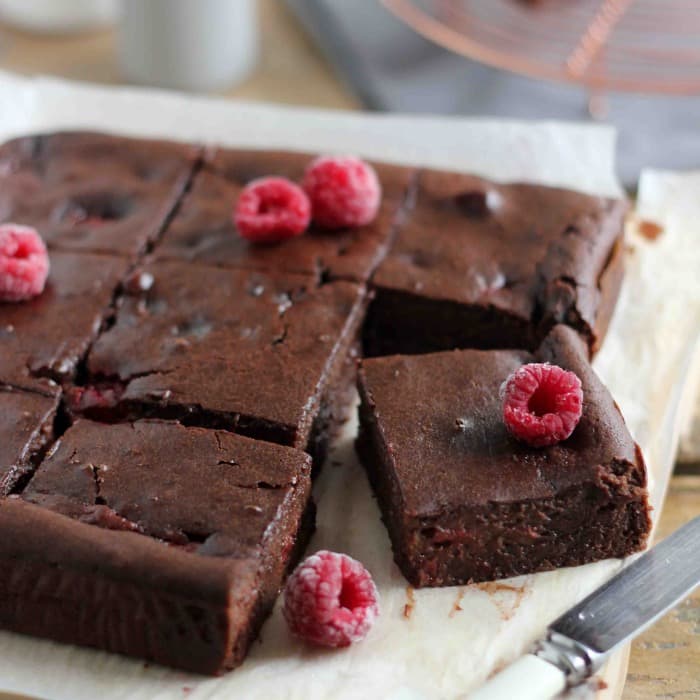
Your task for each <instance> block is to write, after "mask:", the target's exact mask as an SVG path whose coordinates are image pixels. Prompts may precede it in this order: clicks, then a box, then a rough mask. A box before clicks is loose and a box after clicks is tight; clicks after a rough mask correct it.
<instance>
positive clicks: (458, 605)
mask: <svg viewBox="0 0 700 700" xmlns="http://www.w3.org/2000/svg"><path fill="white" fill-rule="evenodd" d="M464 593H465V590H464V588H460V589H459V591H458V593H457V598H455V602H454V603H453V605H452V610H450V613H449V615H448V616H447V617H449V618H452V617H454V616H455V615H456V614H457V613H458V612H462V599H463V598H464Z"/></svg>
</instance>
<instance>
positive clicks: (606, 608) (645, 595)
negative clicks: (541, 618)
mask: <svg viewBox="0 0 700 700" xmlns="http://www.w3.org/2000/svg"><path fill="white" fill-rule="evenodd" d="M698 585H700V517H697V518H695V519H694V520H691V521H690V522H689V523H686V524H685V525H684V526H683V527H681V528H679V529H678V530H676V532H674V533H673V534H672V535H670V536H669V537H667V538H666V539H665V540H664V541H663V542H661V543H660V544H658V545H656V546H655V547H653V548H652V549H650V550H649V551H648V552H646V553H645V554H643V555H642V556H640V557H639V558H638V559H636V560H635V561H633V562H632V563H631V564H630V565H629V566H627V567H626V568H624V569H623V570H622V571H621V572H620V573H619V574H617V575H616V576H614V577H613V578H611V579H610V580H609V581H608V582H607V583H605V584H603V585H602V586H601V587H600V588H598V589H597V590H595V591H594V592H593V593H591V594H590V595H589V596H588V597H587V598H585V599H584V600H582V601H581V602H580V603H578V604H577V605H575V606H574V607H573V608H571V609H570V610H569V611H568V612H566V613H564V614H563V615H562V616H561V617H560V618H558V619H557V620H555V621H554V622H553V623H552V624H551V625H550V626H549V628H548V629H547V635H546V637H545V638H544V639H541V640H540V641H539V642H537V643H536V645H535V649H534V652H533V653H532V654H527V655H526V656H524V657H522V658H521V659H519V660H518V661H516V662H515V663H514V664H513V665H512V666H509V667H508V668H507V669H505V670H504V671H502V672H501V673H499V674H498V675H497V676H495V677H494V678H493V679H492V680H491V681H489V682H488V683H487V684H486V685H485V686H483V688H481V689H480V690H478V691H476V692H475V693H473V694H472V695H470V696H469V698H470V699H471V700H511V699H512V698H515V697H517V698H519V699H520V700H545V699H546V698H551V697H554V695H556V694H557V693H559V692H561V691H562V690H563V689H564V688H565V687H567V686H573V685H577V684H578V683H581V682H582V681H584V680H585V679H586V678H588V677H590V676H591V675H593V674H594V673H595V672H596V671H597V670H598V669H599V668H600V667H601V666H602V664H603V663H604V662H605V661H606V659H607V658H608V657H609V656H610V654H611V653H612V652H613V651H614V650H615V649H616V648H617V647H619V646H621V645H622V644H624V643H625V642H628V641H630V640H631V639H633V638H634V637H636V636H637V635H638V634H640V633H641V632H643V631H644V630H645V629H647V628H648V627H649V626H650V625H652V624H653V623H654V622H655V621H656V620H658V619H659V618H660V617H661V616H662V615H664V613H666V612H668V611H669V610H670V609H671V608H673V607H675V606H676V605H678V603H680V602H681V601H682V600H683V599H684V598H685V597H686V596H687V595H689V594H690V593H691V592H692V591H693V589H694V588H695V587H696V586H698Z"/></svg>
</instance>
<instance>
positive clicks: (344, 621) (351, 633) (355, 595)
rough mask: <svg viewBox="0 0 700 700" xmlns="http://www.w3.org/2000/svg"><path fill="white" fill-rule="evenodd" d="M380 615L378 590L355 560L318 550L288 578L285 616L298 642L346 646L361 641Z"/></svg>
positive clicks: (325, 645)
mask: <svg viewBox="0 0 700 700" xmlns="http://www.w3.org/2000/svg"><path fill="white" fill-rule="evenodd" d="M378 615H379V599H378V594H377V588H376V586H375V585H374V581H372V577H371V575H370V573H369V572H368V571H367V569H365V567H364V566H362V564H360V562H359V561H356V560H355V559H352V558H351V557H348V556H347V555H345V554H337V553H335V552H328V551H325V550H322V551H320V552H316V554H314V555H313V556H310V557H309V558H308V559H306V560H305V561H303V562H302V563H301V564H300V565H299V566H298V567H297V568H296V570H295V571H294V573H293V574H292V575H291V576H290V577H289V580H288V581H287V587H286V589H285V595H284V617H285V618H286V620H287V623H288V624H289V628H290V629H291V631H292V632H293V633H294V634H295V635H296V636H297V637H300V638H301V639H305V640H306V641H308V642H312V643H313V644H318V645H319V646H324V647H346V646H349V645H350V644H352V643H353V642H359V641H360V640H361V639H364V638H365V636H366V635H367V633H368V632H369V630H370V628H371V627H372V625H373V624H374V621H375V619H376V618H377V616H378Z"/></svg>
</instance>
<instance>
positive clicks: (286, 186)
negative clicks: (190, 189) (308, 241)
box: [233, 177, 311, 243]
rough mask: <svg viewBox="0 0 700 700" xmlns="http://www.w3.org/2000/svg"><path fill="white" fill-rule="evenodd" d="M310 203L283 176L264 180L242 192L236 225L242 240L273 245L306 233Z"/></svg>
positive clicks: (234, 214)
mask: <svg viewBox="0 0 700 700" xmlns="http://www.w3.org/2000/svg"><path fill="white" fill-rule="evenodd" d="M310 221H311V204H310V202H309V198H308V197H307V196H306V193H305V192H304V190H302V189H301V188H300V187H299V186H298V185H295V184H294V183H293V182H292V181H291V180H287V179H286V178H283V177H261V178H259V179H258V180H253V181H252V182H249V183H248V184H247V185H246V186H245V187H244V188H243V191H242V192H241V195H240V197H239V198H238V202H237V203H236V209H235V211H234V213H233V223H234V224H235V225H236V229H237V230H238V233H239V234H240V235H241V236H243V238H246V239H248V240H249V241H255V242H256V243H273V242H275V241H283V240H285V239H287V238H293V237H294V236H298V235H299V234H301V233H304V231H306V229H307V228H308V226H309V222H310Z"/></svg>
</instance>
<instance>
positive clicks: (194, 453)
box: [0, 421, 313, 674]
mask: <svg viewBox="0 0 700 700" xmlns="http://www.w3.org/2000/svg"><path fill="white" fill-rule="evenodd" d="M310 489H311V486H310V461H309V458H308V457H307V456H306V455H305V454H303V453H301V452H299V451H296V450H292V449H290V448H287V447H282V446H279V445H272V444H267V443H258V442H255V441H253V440H249V439H247V438H244V437H240V436H237V435H233V434H231V433H228V432H224V431H221V432H219V431H211V430H204V429H200V428H186V427H184V426H182V425H179V424H177V423H162V422H157V421H143V422H136V423H131V424H121V425H112V426H110V425H101V424H97V423H92V422H89V421H78V422H77V423H76V424H75V425H74V426H73V427H72V428H70V429H69V430H68V432H67V433H66V434H65V435H64V436H63V437H62V438H61V440H60V442H59V443H58V446H57V449H55V450H54V451H52V454H51V455H50V456H49V457H48V458H47V459H46V460H45V461H44V463H43V464H42V465H41V466H40V467H39V468H38V469H37V471H36V473H35V475H34V477H33V479H32V480H31V481H30V482H29V484H28V486H27V487H26V488H25V490H24V491H23V493H22V494H21V495H20V496H11V497H9V498H6V499H0V533H2V536H1V537H0V627H2V628H4V629H9V630H12V631H15V632H21V633H25V634H32V635H36V636H41V637H48V638H51V639H55V640H57V641H60V642H66V643H72V644H80V645H85V646H93V647H97V648H100V649H105V650H108V651H113V652H119V653H122V654H128V655H131V656H137V657H142V658H145V659H148V660H150V661H154V662H157V663H161V664H166V665H168V666H174V667H178V668H182V669H185V670H187V671H194V672H198V673H206V674H216V673H219V672H221V671H223V670H225V669H229V668H232V667H234V666H236V665H238V664H239V663H241V661H242V660H243V658H244V657H245V654H246V652H247V649H248V646H249V645H250V643H251V642H252V641H253V639H254V638H255V636H256V635H257V632H258V630H259V629H260V626H261V625H262V622H263V620H264V619H265V617H266V615H267V614H268V613H269V611H270V610H271V608H272V605H273V604H274V601H275V598H276V597H277V594H278V592H279V589H280V587H281V585H282V583H283V581H284V577H285V574H286V572H287V569H288V568H289V566H290V565H291V564H293V563H294V561H295V559H296V557H297V556H298V555H299V553H300V551H301V548H302V547H303V545H304V544H305V542H306V541H307V539H308V537H309V535H310V533H311V530H312V528H313V505H312V503H311V500H310Z"/></svg>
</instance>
